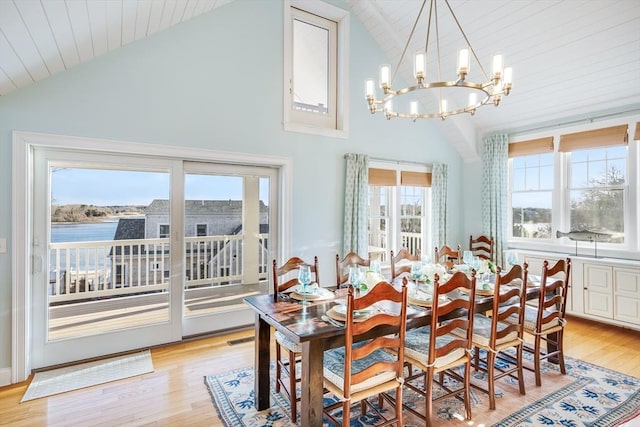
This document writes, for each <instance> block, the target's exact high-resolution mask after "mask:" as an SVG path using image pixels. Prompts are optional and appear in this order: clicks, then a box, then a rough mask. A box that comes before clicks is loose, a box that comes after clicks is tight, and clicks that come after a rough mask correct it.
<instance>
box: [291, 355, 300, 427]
mask: <svg viewBox="0 0 640 427" xmlns="http://www.w3.org/2000/svg"><path fill="white" fill-rule="evenodd" d="M296 383H297V381H296V355H295V353H294V352H293V351H289V398H290V399H289V400H291V421H293V422H294V423H295V422H296V419H297V418H298V411H297V409H298V408H297V406H298V405H297V404H296V403H297V400H298V392H297V390H296V389H297V387H296Z"/></svg>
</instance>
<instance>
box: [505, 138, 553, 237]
mask: <svg viewBox="0 0 640 427" xmlns="http://www.w3.org/2000/svg"><path fill="white" fill-rule="evenodd" d="M509 158H510V160H511V161H510V162H509V163H510V168H509V178H510V179H509V185H510V194H511V210H510V219H511V221H510V222H511V234H512V237H514V238H528V239H549V238H550V237H551V227H552V223H553V209H552V200H553V197H552V195H553V190H554V170H553V160H554V159H553V138H542V139H537V140H531V141H524V142H520V143H518V144H510V145H509Z"/></svg>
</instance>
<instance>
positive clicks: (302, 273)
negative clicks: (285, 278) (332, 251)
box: [298, 264, 311, 294]
mask: <svg viewBox="0 0 640 427" xmlns="http://www.w3.org/2000/svg"><path fill="white" fill-rule="evenodd" d="M298 282H299V283H300V293H301V294H306V293H309V289H308V286H309V284H310V283H311V267H310V266H308V265H304V264H303V265H301V266H300V268H299V269H298Z"/></svg>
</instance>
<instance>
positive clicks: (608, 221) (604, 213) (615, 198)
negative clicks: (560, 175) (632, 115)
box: [559, 126, 627, 244]
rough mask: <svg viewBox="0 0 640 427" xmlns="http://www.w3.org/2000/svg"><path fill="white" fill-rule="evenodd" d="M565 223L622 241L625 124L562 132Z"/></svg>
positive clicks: (625, 162)
mask: <svg viewBox="0 0 640 427" xmlns="http://www.w3.org/2000/svg"><path fill="white" fill-rule="evenodd" d="M559 151H560V152H562V153H563V156H564V161H565V163H566V170H567V175H568V176H567V183H568V191H567V193H568V194H567V197H568V206H569V225H570V229H571V230H590V231H598V232H603V233H609V234H611V235H612V239H611V243H617V244H622V243H624V223H625V189H626V187H627V126H616V127H613V128H606V129H599V130H598V131H591V132H580V133H577V134H569V135H563V136H562V138H561V139H560V147H559Z"/></svg>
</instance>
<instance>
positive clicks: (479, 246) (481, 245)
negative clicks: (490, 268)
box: [469, 235, 495, 261]
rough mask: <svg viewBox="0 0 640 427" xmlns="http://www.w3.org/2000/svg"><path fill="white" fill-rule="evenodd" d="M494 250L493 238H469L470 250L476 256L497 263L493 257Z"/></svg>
mask: <svg viewBox="0 0 640 427" xmlns="http://www.w3.org/2000/svg"><path fill="white" fill-rule="evenodd" d="M493 248H494V241H493V237H489V236H485V235H479V236H477V237H476V238H474V237H473V235H470V236H469V250H470V251H471V252H473V255H474V256H477V257H479V258H482V259H488V260H490V261H495V259H494V257H493Z"/></svg>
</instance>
